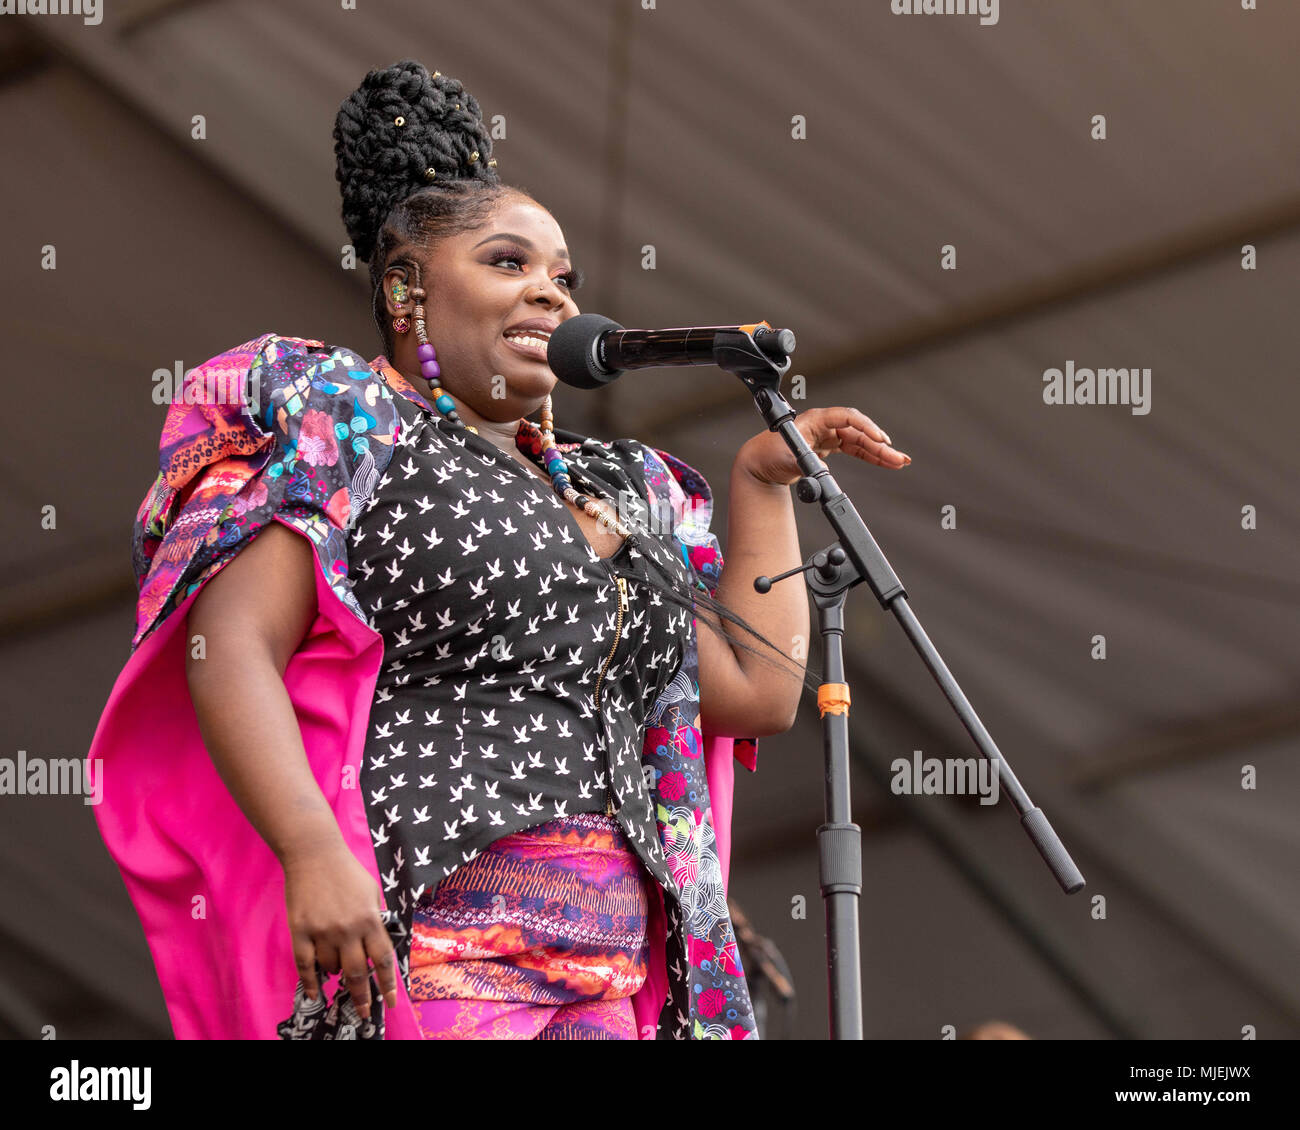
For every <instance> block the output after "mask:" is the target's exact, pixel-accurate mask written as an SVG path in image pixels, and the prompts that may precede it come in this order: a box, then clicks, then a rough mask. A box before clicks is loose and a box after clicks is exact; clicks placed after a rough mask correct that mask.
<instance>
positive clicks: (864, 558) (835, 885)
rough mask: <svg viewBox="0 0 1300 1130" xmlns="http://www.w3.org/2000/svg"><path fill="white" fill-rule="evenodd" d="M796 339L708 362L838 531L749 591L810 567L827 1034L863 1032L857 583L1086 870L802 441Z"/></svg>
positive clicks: (1022, 808) (1064, 860)
mask: <svg viewBox="0 0 1300 1130" xmlns="http://www.w3.org/2000/svg"><path fill="white" fill-rule="evenodd" d="M794 347H795V339H794V334H793V333H791V331H790V330H784V329H783V330H777V329H773V328H772V327H771V326H769V325H768V323H767V322H760V323H756V324H755V325H751V326H740V327H738V328H737V329H734V330H732V329H726V330H720V331H718V332H717V333H716V334H715V336H714V345H713V356H714V364H716V365H717V366H718V368H720V369H725V370H726V371H727V372H730V373H735V374H736V375H737V376H738V377H740V379H741V380H742V381H744V382H745V385H746V387H747V388H748V389H749V390H750V392H751V393H752V394H753V397H754V403H755V404H757V405H758V410H759V412H760V413H761V414H762V416H763V419H764V420H766V421H767V426H768V429H769V430H770V431H775V432H779V433H780V434H781V436H782V437H783V438H784V439H785V441H786V443H787V444H788V445H789V447H790V450H791V451H792V452H794V455H795V459H796V461H797V462H798V464H799V467H800V469H801V470H802V471H803V472H804V475H803V478H801V479H800V480H799V481H798V483H796V484H795V489H796V493H797V494H798V496H799V499H800V500H801V501H803V502H818V503H820V504H821V508H822V513H823V514H825V515H826V519H827V521H828V522H830V524H831V527H832V528H833V529H834V531H835V533H836V534H837V535H838V541H836V542H835V543H834V544H832V545H830V546H829V547H827V548H826V549H820V550H818V551H817V552H816V553H814V554H812V556H811V557H810V558H809V559H808V562H807V564H805V565H802V566H800V567H799V568H798V569H791V570H789V571H788V572H785V573H782V574H781V575H780V576H778V577H771V578H769V577H758V578H756V579H755V581H754V588H755V589H757V590H758V591H759V592H761V593H765V592H769V591H770V590H771V588H772V585H773V584H774V583H775V582H777V581H780V580H784V579H785V578H786V577H792V576H794V575H795V574H797V573H807V578H806V579H807V582H808V587H809V588H810V589H811V590H812V594H813V600H814V602H815V603H816V605H817V612H818V619H819V622H820V631H821V636H822V649H823V654H824V656H825V660H826V663H825V681H824V682H823V683H822V684H821V686H820V687H819V688H818V691H817V707H818V710H819V711H820V713H821V717H822V741H823V747H824V750H825V760H826V822H825V823H824V824H823V825H822V826H821V827H820V828H818V829H817V847H818V852H819V855H820V878H821V891H822V899H823V900H824V902H825V905H826V961H827V977H828V989H829V1004H830V1029H831V1038H832V1039H835V1040H860V1039H862V978H861V957H860V948H861V947H860V943H859V938H858V900H859V897H860V896H861V893H862V829H861V828H859V827H858V825H856V824H854V823H853V820H852V805H851V800H850V796H849V728H848V711H849V687H848V684H847V683H846V682H845V681H844V652H843V637H844V599H845V594H846V593H847V592H848V590H849V589H851V588H852V587H853V586H854V585H857V584H859V583H860V582H862V581H864V580H865V581H866V582H867V584H869V585H870V586H871V591H872V592H873V593H875V596H876V599H877V600H878V601H879V602H880V604H881V607H883V608H884V609H885V610H886V611H888V612H892V613H893V614H894V616H895V617H896V618H897V620H898V622H899V624H900V625H901V627H902V629H903V631H904V632H906V633H907V636H908V638H909V639H910V640H911V641H912V645H913V646H914V647H915V648H916V650H917V652H918V653H919V654H920V656H921V658H922V660H924V661H925V665H926V666H927V667H928V668H929V669H930V674H931V675H933V676H934V679H935V681H936V682H937V683H938V684H939V687H940V688H941V689H942V691H943V693H944V695H945V696H946V697H947V699H948V701H949V702H950V703H951V704H952V707H953V709H954V710H955V711H956V712H957V716H958V718H960V719H961V722H962V725H963V726H965V727H966V730H967V732H969V734H970V735H971V737H972V738H974V739H975V744H976V746H978V747H979V751H980V752H981V753H982V754H983V755H984V756H985V757H986V758H987V759H988V760H989V761H990V762H991V763H992V766H993V769H994V771H995V772H996V774H997V780H998V781H999V783H1000V786H1001V788H1002V789H1004V790H1005V791H1006V793H1007V795H1008V796H1010V798H1011V803H1012V805H1013V806H1014V807H1015V809H1016V811H1017V812H1018V813H1019V814H1020V823H1021V826H1022V827H1023V828H1024V829H1025V831H1026V832H1027V833H1028V835H1029V838H1030V839H1031V840H1032V841H1033V844H1034V846H1035V847H1036V848H1037V849H1038V851H1039V854H1041V855H1042V857H1043V859H1044V861H1045V862H1046V863H1047V866H1048V867H1049V868H1050V869H1051V871H1052V874H1053V875H1054V876H1055V877H1056V881H1057V882H1058V883H1060V885H1061V888H1062V889H1063V890H1064V891H1065V893H1066V894H1074V893H1075V892H1076V891H1079V890H1082V889H1083V885H1084V880H1083V875H1082V874H1081V873H1080V871H1079V869H1078V868H1077V867H1076V866H1075V865H1074V861H1073V860H1072V859H1071V858H1070V856H1069V853H1068V852H1067V851H1066V850H1065V847H1064V845H1063V844H1062V843H1061V841H1060V839H1059V838H1058V836H1057V835H1056V832H1055V831H1054V830H1053V828H1052V826H1051V824H1049V823H1048V820H1047V817H1046V816H1044V815H1043V812H1042V809H1040V808H1037V807H1036V806H1035V805H1034V804H1033V802H1032V801H1031V800H1030V799H1029V796H1028V794H1027V793H1026V792H1025V790H1024V789H1023V788H1022V787H1021V785H1020V782H1019V781H1018V780H1016V776H1015V774H1014V773H1013V772H1012V771H1011V767H1010V765H1008V764H1007V761H1006V758H1004V757H1003V756H1002V753H1001V752H1000V751H999V749H998V747H997V746H996V745H995V744H994V742H993V739H992V738H991V737H990V736H989V732H988V730H986V729H985V728H984V723H982V722H981V721H980V720H979V716H978V715H977V714H976V713H975V711H974V709H973V708H972V706H971V704H970V702H969V701H968V700H967V698H966V695H965V694H964V693H963V692H962V689H961V687H960V686H958V685H957V680H956V679H954V678H953V676H952V672H950V671H949V670H948V668H947V666H946V665H945V663H944V661H943V659H942V657H941V656H940V655H939V653H938V651H936V650H935V647H934V645H933V644H932V643H931V642H930V639H929V637H928V636H927V635H926V634H925V631H924V629H923V628H922V627H921V624H920V622H919V621H918V620H917V619H916V617H915V615H913V613H912V609H911V606H910V605H909V604H908V602H907V593H906V591H904V589H903V584H902V582H901V581H900V580H899V579H898V577H897V576H896V575H895V573H894V570H893V569H892V568H890V565H889V562H888V561H887V560H886V559H885V555H884V554H883V553H882V552H881V550H880V547H879V546H878V545H877V544H876V541H875V539H874V538H873V537H872V536H871V531H870V530H868V529H867V526H866V523H865V522H863V520H862V516H861V515H860V514H859V513H858V511H857V508H856V507H855V506H854V505H853V503H852V501H851V500H850V499H849V497H848V495H846V494H845V493H844V492H843V491H842V490H841V489H840V488H839V485H838V484H837V483H836V482H835V479H834V478H833V477H832V476H831V473H830V471H829V470H828V469H827V467H826V464H825V463H823V462H822V460H821V459H820V458H819V457H818V456H817V454H816V453H815V452H814V451H813V450H812V448H811V447H809V446H808V443H807V441H806V440H805V439H804V438H803V434H802V433H801V432H800V431H799V429H798V427H797V426H796V425H795V424H794V417H795V411H794V409H793V408H791V407H790V404H789V402H788V401H787V400H786V399H785V397H784V396H782V395H781V391H780V385H781V378H782V377H783V376H784V375H785V374H786V372H787V371H788V370H789V368H790V358H789V354H790V353H792V352H793V351H794Z"/></svg>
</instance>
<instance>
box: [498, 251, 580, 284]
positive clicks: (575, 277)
mask: <svg viewBox="0 0 1300 1130" xmlns="http://www.w3.org/2000/svg"><path fill="white" fill-rule="evenodd" d="M488 263H489V264H490V265H491V266H494V267H499V266H501V265H502V264H504V263H518V264H519V265H520V266H526V265H527V263H528V256H527V255H526V254H525V253H524V251H523V249H522V248H519V247H503V248H501V250H500V251H496V252H493V254H492V255H490V256H489V257H488ZM583 277H584V276H583V273H582V271H581V270H579V269H577V268H576V267H575V268H573V269H571V270H568V271H565V272H564V273H563V274H562V275H556V276H555V281H556V282H563V283H564V287H565V289H566V290H577V289H578V287H580V286H581V285H582V281H583Z"/></svg>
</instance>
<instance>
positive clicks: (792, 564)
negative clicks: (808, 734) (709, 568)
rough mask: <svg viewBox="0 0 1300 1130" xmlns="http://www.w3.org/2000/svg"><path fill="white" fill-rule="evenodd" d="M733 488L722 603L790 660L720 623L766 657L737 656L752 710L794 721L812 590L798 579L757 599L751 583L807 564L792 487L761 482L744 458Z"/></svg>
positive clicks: (737, 651) (747, 653)
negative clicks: (810, 591) (803, 555)
mask: <svg viewBox="0 0 1300 1130" xmlns="http://www.w3.org/2000/svg"><path fill="white" fill-rule="evenodd" d="M730 487H731V493H730V496H729V497H730V500H729V505H728V517H727V543H726V550H725V564H724V567H723V570H722V577H721V579H720V580H719V583H718V590H717V598H718V600H720V601H721V602H722V603H723V604H725V605H726V606H727V607H728V608H730V609H731V610H732V611H734V612H736V613H737V615H739V616H740V617H741V618H742V619H743V620H746V621H747V622H748V623H750V624H752V625H753V627H754V628H755V629H756V630H757V631H759V632H761V633H762V634H763V635H764V636H766V637H767V638H768V639H769V640H771V641H772V643H773V644H775V645H776V646H777V647H778V648H780V650H781V653H782V656H784V657H785V658H784V659H783V658H781V657H778V656H776V655H774V654H773V652H772V649H771V648H769V647H768V646H767V645H766V644H763V643H761V642H759V641H758V640H756V639H755V638H754V637H753V636H752V635H750V633H748V632H746V631H745V630H744V629H743V628H741V627H739V626H738V625H735V624H733V623H731V622H730V621H727V620H724V621H723V624H724V629H725V631H726V632H727V634H728V636H729V637H731V638H732V639H733V640H740V641H743V642H745V643H746V644H748V645H749V646H750V647H757V648H758V649H759V651H760V653H761V654H759V655H755V654H754V653H753V652H751V651H748V650H746V649H745V648H740V647H734V646H733V648H732V651H733V652H734V654H735V657H736V663H737V665H738V666H739V668H740V670H741V671H742V672H743V674H744V676H745V682H746V684H747V687H748V696H747V697H748V698H749V701H750V702H751V703H753V704H755V707H757V706H759V705H760V704H761V705H762V706H763V708H764V711H765V713H770V714H771V716H773V717H775V718H777V719H789V718H793V716H794V714H795V712H796V710H797V709H798V706H799V698H800V694H801V691H802V689H803V682H802V680H803V675H804V671H805V668H806V667H807V655H808V630H809V619H808V589H807V585H806V584H805V583H804V580H803V576H802V574H800V575H798V576H795V577H789V578H787V579H786V580H784V581H781V582H780V583H779V584H776V585H773V586H772V588H771V589H770V590H769V591H768V592H766V593H759V592H757V591H755V589H754V578H755V577H757V576H760V575H766V576H769V577H774V576H776V575H777V574H778V573H783V572H785V571H786V570H787V569H794V568H797V567H798V566H800V565H801V564H803V559H802V556H801V554H800V550H799V536H798V531H797V530H796V528H795V519H794V501H793V499H792V498H791V497H790V488H789V487H788V486H780V485H773V484H770V483H763V482H759V481H758V479H756V478H755V477H754V476H753V475H752V474H751V473H750V472H749V471H748V470H747V469H746V467H745V464H744V460H743V458H737V460H736V462H735V463H734V464H733V465H732V469H731V484H730ZM783 728H786V727H778V729H783Z"/></svg>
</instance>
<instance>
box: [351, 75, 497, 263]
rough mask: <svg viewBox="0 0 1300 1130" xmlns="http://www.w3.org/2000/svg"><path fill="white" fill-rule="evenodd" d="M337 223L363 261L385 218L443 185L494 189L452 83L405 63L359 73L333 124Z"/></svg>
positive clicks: (484, 146) (471, 111)
mask: <svg viewBox="0 0 1300 1130" xmlns="http://www.w3.org/2000/svg"><path fill="white" fill-rule="evenodd" d="M334 155H335V158H336V165H335V169H334V176H335V179H337V180H338V182H339V187H340V190H341V192H342V194H343V224H344V226H345V227H346V228H347V232H348V236H349V237H350V238H351V240H352V246H353V247H354V248H355V249H356V253H357V257H358V258H359V259H361V260H362V261H363V262H364V261H368V260H369V259H370V257H371V255H372V254H373V252H374V250H375V245H376V241H377V239H378V235H379V231H380V229H381V227H382V226H383V223H384V220H385V219H386V218H387V217H388V214H389V213H390V212H391V211H392V210H393V208H394V207H396V206H397V205H398V204H400V203H401V202H402V201H403V200H405V199H406V198H407V197H408V196H409V195H410V194H411V193H412V192H414V191H416V190H417V189H420V188H426V187H428V186H429V185H431V184H437V183H438V182H440V181H445V180H479V181H484V182H486V183H488V184H499V183H500V178H499V177H498V176H497V174H496V170H495V168H494V167H493V166H495V165H496V162H495V161H494V160H492V159H491V158H492V138H491V137H490V136H489V135H488V131H487V129H486V127H485V126H484V125H483V114H482V112H481V111H480V109H479V104H478V101H477V100H476V99H475V97H474V96H473V95H472V94H470V93H469V92H468V91H467V90H466V89H465V88H464V87H463V86H462V85H461V84H460V82H458V81H457V80H456V79H454V78H450V77H448V76H447V75H444V74H441V73H439V72H437V71H435V72H434V73H433V74H432V75H431V74H429V72H428V71H427V70H426V69H425V68H424V66H422V65H421V64H420V63H417V62H415V61H414V60H413V59H406V60H404V61H402V62H400V63H394V64H393V65H392V66H391V67H386V68H383V69H376V70H373V71H371V72H370V73H369V74H368V75H366V77H365V79H364V80H363V81H362V83H361V85H360V86H359V87H358V88H357V89H356V90H355V91H353V92H352V94H350V95H349V96H348V97H347V99H346V100H345V101H344V102H343V105H341V106H340V107H339V112H338V117H337V118H336V119H335V122H334Z"/></svg>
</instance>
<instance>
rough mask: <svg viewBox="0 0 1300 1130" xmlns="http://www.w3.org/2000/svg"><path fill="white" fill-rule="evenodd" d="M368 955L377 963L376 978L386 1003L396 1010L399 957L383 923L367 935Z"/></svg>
mask: <svg viewBox="0 0 1300 1130" xmlns="http://www.w3.org/2000/svg"><path fill="white" fill-rule="evenodd" d="M366 953H368V954H369V955H370V959H371V960H372V961H373V962H374V963H375V976H376V978H377V979H378V981H379V991H380V993H382V994H383V997H384V1001H385V1003H386V1004H387V1005H388V1007H389V1008H396V1007H397V955H396V953H394V952H393V942H392V939H391V938H389V936H388V931H387V930H386V929H385V928H384V925H383V923H382V922H381V923H380V924H379V925H378V926H376V927H375V928H374V929H373V930H372V931H371V932H370V933H369V934H367V935H366Z"/></svg>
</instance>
